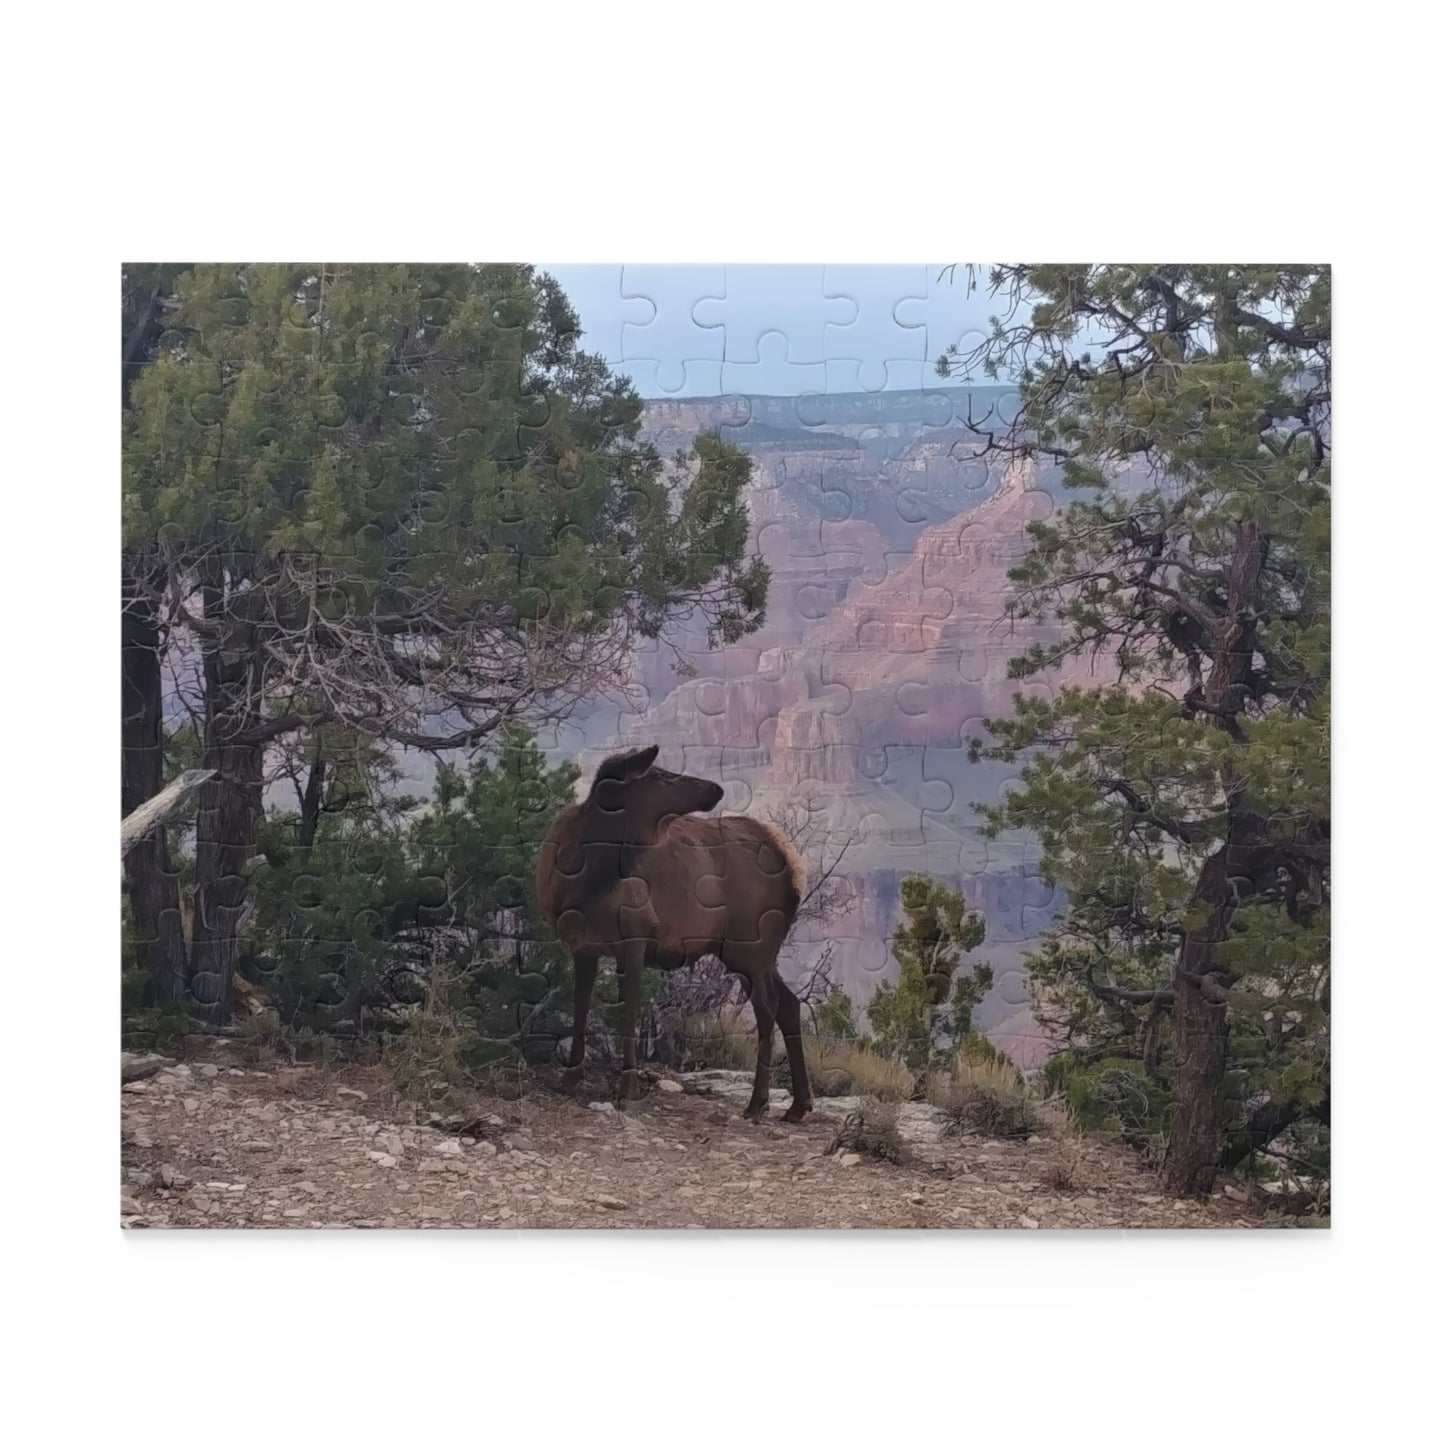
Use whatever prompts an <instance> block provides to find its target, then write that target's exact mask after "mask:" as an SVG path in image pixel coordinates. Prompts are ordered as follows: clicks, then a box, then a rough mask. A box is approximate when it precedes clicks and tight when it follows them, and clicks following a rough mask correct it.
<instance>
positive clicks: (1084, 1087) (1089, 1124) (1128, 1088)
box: [1044, 1053, 1169, 1148]
mask: <svg viewBox="0 0 1445 1445" xmlns="http://www.w3.org/2000/svg"><path fill="white" fill-rule="evenodd" d="M1044 1080H1045V1082H1046V1084H1047V1085H1048V1086H1049V1088H1050V1089H1051V1090H1052V1091H1053V1092H1055V1093H1057V1094H1058V1095H1059V1096H1060V1097H1061V1098H1062V1099H1063V1101H1064V1107H1065V1108H1066V1109H1067V1110H1068V1113H1069V1118H1070V1119H1071V1120H1072V1121H1073V1122H1074V1124H1076V1125H1077V1126H1078V1127H1079V1128H1080V1129H1084V1130H1086V1131H1088V1132H1090V1133H1101V1134H1109V1135H1113V1136H1115V1137H1117V1138H1120V1139H1122V1140H1124V1141H1125V1142H1126V1143H1128V1144H1132V1145H1133V1146H1134V1147H1136V1148H1145V1147H1148V1146H1149V1145H1151V1144H1154V1143H1156V1142H1157V1141H1159V1140H1161V1139H1162V1138H1163V1137H1164V1135H1165V1134H1167V1133H1168V1129H1169V1092H1168V1090H1167V1089H1165V1088H1164V1086H1163V1085H1162V1084H1159V1083H1157V1082H1155V1081H1154V1080H1153V1079H1151V1078H1150V1077H1149V1075H1148V1074H1147V1073H1146V1072H1145V1069H1144V1065H1143V1064H1142V1063H1141V1062H1140V1061H1139V1060H1138V1059H1127V1058H1105V1059H1097V1060H1095V1061H1093V1062H1091V1063H1085V1062H1082V1061H1081V1060H1080V1059H1079V1057H1078V1056H1077V1055H1076V1054H1071V1053H1061V1054H1055V1055H1054V1057H1053V1058H1051V1059H1050V1060H1049V1062H1048V1063H1047V1064H1046V1065H1045V1066H1044Z"/></svg>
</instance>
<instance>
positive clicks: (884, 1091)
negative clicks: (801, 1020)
mask: <svg viewBox="0 0 1445 1445" xmlns="http://www.w3.org/2000/svg"><path fill="white" fill-rule="evenodd" d="M803 1057H804V1059H806V1060H807V1064H808V1077H809V1079H810V1080H811V1081H812V1084H813V1091H814V1093H816V1094H820V1095H822V1096H824V1097H837V1096H839V1095H844V1094H865V1095H868V1096H869V1097H871V1098H874V1099H886V1100H894V1101H897V1100H902V1099H911V1098H912V1097H913V1090H914V1080H913V1075H912V1074H910V1073H909V1072H908V1070H907V1069H906V1068H904V1066H903V1065H902V1064H896V1063H893V1062H892V1061H891V1060H889V1059H883V1058H880V1057H879V1056H878V1055H877V1054H875V1053H873V1052H872V1050H870V1049H865V1048H862V1047H860V1046H859V1045H858V1044H855V1043H850V1042H848V1041H846V1040H835V1039H823V1038H818V1037H817V1036H816V1035H813V1034H809V1035H805V1036H804V1038H803Z"/></svg>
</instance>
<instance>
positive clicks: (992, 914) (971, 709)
mask: <svg viewBox="0 0 1445 1445" xmlns="http://www.w3.org/2000/svg"><path fill="white" fill-rule="evenodd" d="M998 404H999V394H998V393H991V394H989V395H988V396H987V397H985V398H984V400H983V403H982V405H989V406H996V405H998ZM978 405H980V403H979V402H978V398H977V397H965V396H964V394H961V393H955V394H953V395H951V396H948V395H945V396H942V397H940V395H939V394H919V393H905V394H888V393H884V394H875V395H868V396H860V397H855V398H849V397H823V398H724V399H718V400H705V401H663V402H656V403H650V404H649V406H648V411H647V414H646V418H645V424H646V426H647V427H648V429H649V433H650V435H651V437H652V439H653V440H654V441H655V443H656V444H657V445H658V447H659V449H660V450H662V451H664V452H672V451H676V450H678V449H680V448H683V447H685V446H686V445H687V444H688V442H689V441H690V440H691V439H692V437H693V436H695V435H696V434H697V433H698V432H699V431H702V430H704V429H712V428H717V429H718V430H720V431H721V433H722V435H723V436H725V437H727V438H729V439H730V440H734V441H736V442H737V443H738V444H739V445H740V446H742V447H743V448H744V449H745V450H746V451H747V452H748V454H749V456H750V459H751V461H752V464H753V484H752V489H751V494H750V497H749V503H750V508H751V513H752V521H753V529H754V537H755V541H756V545H757V547H758V548H759V550H760V551H761V552H762V554H763V555H764V557H766V559H767V560H768V562H769V564H770V565H771V567H772V583H771V589H770V592H769V600H768V615H767V621H766V624H765V626H764V628H763V629H762V630H761V631H760V632H758V633H757V634H755V635H754V636H752V637H750V638H748V639H746V640H745V641H744V642H742V643H740V644H738V645H737V646H733V647H728V648H725V649H719V650H709V649H707V647H706V645H705V639H704V638H702V637H701V636H700V635H697V634H694V633H690V632H689V631H688V630H687V629H686V628H683V629H679V630H678V631H677V632H676V633H675V634H673V635H672V636H671V637H669V638H668V639H667V642H666V644H664V645H661V646H659V647H657V648H654V649H652V650H650V651H649V652H648V653H646V654H643V655H642V656H640V657H639V658H638V662H637V670H636V676H635V679H634V683H635V686H634V693H635V696H636V698H637V699H638V701H637V702H636V704H635V705H634V707H633V708H632V709H631V710H630V711H629V712H626V713H623V714H621V715H620V716H619V717H618V720H617V727H616V729H615V731H614V732H613V733H612V735H611V736H608V737H607V738H606V739H599V740H598V745H597V746H596V747H593V748H589V749H588V750H587V751H586V752H585V754H584V755H583V757H582V758H581V761H582V763H583V766H584V768H586V767H587V766H588V764H589V763H591V762H593V761H595V759H596V757H598V756H600V755H601V753H602V752H604V751H607V750H608V749H609V748H610V747H613V746H619V745H625V746H640V745H643V744H648V743H654V742H655V743H658V744H660V745H661V748H662V756H663V760H664V761H665V763H666V764H667V766H669V767H674V768H683V769H686V770H687V771H692V772H698V773H702V774H705V775H707V776H709V777H715V778H717V779H719V780H720V781H721V782H722V783H723V784H724V785H725V787H726V789H727V796H726V798H725V800H724V802H723V805H722V808H723V810H724V811H734V812H741V811H746V812H750V813H753V814H756V815H759V816H765V817H771V818H773V819H774V820H776V821H780V822H784V823H785V825H786V826H788V827H789V830H790V831H791V832H793V833H795V834H796V835H798V836H799V838H800V841H801V842H802V844H803V846H804V851H805V853H806V854H807V856H808V859H809V864H810V868H811V869H812V870H813V871H814V872H815V873H816V872H817V871H819V870H820V869H822V868H826V867H827V866H828V865H829V864H831V863H834V862H835V861H837V860H841V861H837V866H836V871H835V874H834V878H835V880H837V882H838V883H839V884H840V886H841V891H842V893H843V897H842V899H841V900H840V902H839V904H838V906H836V907H834V908H832V909H830V913H829V917H828V918H827V919H826V920H819V921H816V922H812V923H809V924H807V925H805V926H800V928H799V930H797V933H798V937H797V939H796V943H795V945H794V947H793V949H792V956H791V957H790V958H789V960H788V966H789V969H790V971H792V972H794V973H801V972H806V970H807V968H808V967H809V960H810V959H812V958H815V957H817V956H818V954H819V951H820V950H821V949H822V948H823V947H824V946H825V945H831V948H832V971H833V976H834V977H835V979H837V981H838V982H840V983H842V984H843V985H844V986H845V987H846V988H848V990H849V991H850V992H851V993H853V994H854V996H855V997H856V998H858V999H859V1000H860V1001H861V1000H862V999H863V998H865V997H866V996H867V994H868V993H869V992H871V989H872V986H873V984H874V983H875V982H876V981H877V979H879V978H881V977H886V976H887V975H888V973H889V971H890V970H891V969H892V967H893V965H892V962H891V959H890V958H889V954H888V947H887V940H888V937H889V935H890V934H891V932H892V929H893V927H894V925H895V923H896V922H897V919H898V882H899V879H900V878H901V877H902V876H903V875H904V874H906V873H909V872H926V873H929V874H931V875H933V876H935V877H938V878H941V879H945V880H947V881H948V882H950V883H951V884H953V885H954V886H956V887H961V888H962V889H963V891H964V893H965V894H966V896H967V897H968V899H969V901H970V903H971V904H972V906H974V907H976V908H978V909H979V910H980V911H981V912H982V913H983V914H984V916H985V918H986V920H987V924H988V938H987V941H986V942H985V944H984V945H983V946H982V947H981V948H980V949H979V950H978V951H977V953H976V955H974V956H975V957H977V958H979V959H983V960H987V961H989V962H990V963H992V964H993V966H994V970H995V980H996V981H995V987H994V989H993V990H992V992H991V993H990V995H989V997H988V999H987V1000H986V1001H985V1003H984V1005H983V1006H982V1008H981V1010H980V1015H979V1016H980V1020H981V1022H982V1023H983V1024H984V1026H985V1027H986V1028H987V1029H988V1030H989V1032H990V1034H991V1035H992V1036H993V1037H995V1038H996V1039H997V1041H998V1042H999V1043H1000V1044H1001V1045H1002V1046H1003V1047H1005V1048H1006V1049H1007V1050H1008V1051H1009V1052H1010V1053H1011V1054H1012V1055H1013V1056H1014V1057H1015V1058H1016V1059H1018V1060H1019V1062H1021V1063H1025V1064H1027V1065H1033V1064H1037V1063H1038V1062H1040V1060H1041V1059H1042V1058H1043V1057H1044V1056H1045V1055H1046V1054H1047V1051H1048V1042H1047V1040H1046V1039H1044V1038H1043V1037H1042V1036H1041V1034H1040V1031H1039V1030H1038V1029H1037V1027H1035V1026H1034V1024H1033V1021H1032V1019H1031V1018H1030V1016H1029V1014H1028V1010H1027V999H1026V995H1025V989H1024V979H1023V974H1022V968H1021V962H1020V960H1021V956H1022V954H1023V952H1024V950H1025V949H1026V948H1027V947H1028V946H1029V944H1030V941H1031V940H1033V939H1035V938H1037V936H1038V934H1039V932H1040V931H1041V930H1042V929H1043V928H1044V927H1045V926H1046V925H1047V923H1048V920H1049V918H1050V917H1051V916H1052V914H1053V912H1054V910H1055V908H1056V907H1057V905H1058V902H1059V899H1058V898H1056V896H1055V895H1054V892H1053V890H1052V889H1051V888H1050V887H1049V886H1048V885H1047V884H1045V883H1044V882H1043V881H1042V880H1041V879H1040V878H1039V877H1038V849H1037V845H1036V844H1035V843H1033V842H1032V841H1031V840H1030V839H1028V838H1026V837H1023V836H1014V837H1005V838H1000V839H996V840H994V839H985V838H984V837H983V836H982V833H981V832H980V829H979V823H980V818H979V816H978V814H977V812H976V811H975V807H974V805H975V804H979V803H989V802H994V801H997V800H998V798H999V797H1000V795H1001V791H1002V790H1003V789H1004V788H1005V787H1007V786H1008V784H1009V780H1010V778H1011V777H1012V776H1013V770H1012V769H1010V768H1005V767H1002V766H1000V765H997V764H986V763H977V764H975V763H970V762H969V761H968V759H967V747H968V742H969V739H970V738H972V737H976V736H983V735H984V719H985V718H988V717H996V716H1001V715H1007V714H1008V713H1009V712H1010V711H1011V710H1012V706H1013V699H1014V696H1015V694H1017V693H1019V692H1025V693H1032V694H1045V695H1046V694H1048V693H1050V692H1051V691H1052V690H1053V689H1056V688H1057V687H1059V686H1060V685H1061V684H1062V683H1064V682H1066V681H1077V682H1088V681H1091V680H1095V679H1091V678H1090V676H1089V674H1088V670H1087V668H1086V667H1085V666H1084V665H1082V664H1080V665H1077V666H1075V667H1074V668H1073V669H1071V670H1070V671H1067V672H1065V673H1056V674H1050V675H1049V676H1048V678H1047V679H1043V680H1036V681H1029V682H1026V683H1019V682H1017V681H1014V680H1011V679H1010V678H1009V677H1008V663H1009V659H1010V658H1012V657H1014V656H1016V655H1017V654H1019V653H1021V652H1023V651H1024V650H1025V649H1026V648H1027V647H1028V646H1029V645H1030V644H1031V643H1033V642H1038V641H1048V640H1051V634H1050V633H1049V631H1048V629H1047V628H1045V627H1042V626H1040V625H1038V624H1018V623H1015V622H1011V621H1010V620H1009V618H1008V617H1007V600H1008V595H1009V591H1010V584H1009V581H1008V577H1007V573H1008V570H1009V568H1010V567H1012V566H1014V565H1015V564H1016V562H1017V561H1018V560H1019V559H1020V558H1021V557H1022V556H1023V555H1024V553H1025V552H1026V551H1027V549H1028V546H1029V538H1028V535H1027V532H1026V528H1027V526H1028V524H1029V523H1030V522H1031V521H1034V520H1038V519H1042V518H1045V517H1047V516H1048V515H1049V514H1050V513H1051V512H1052V511H1053V509H1054V506H1055V497H1056V493H1057V485H1056V483H1055V481H1054V480H1053V479H1052V478H1051V477H1048V476H1047V475H1045V476H1042V477H1041V476H1040V475H1039V474H1038V473H1036V471H1035V470H1034V468H1033V467H1032V465H1030V464H1027V463H1013V464H1008V465H1005V464H1002V463H1000V462H998V461H997V460H996V459H989V458H987V457H985V456H983V455H981V454H980V452H981V443H980V439H979V437H978V436H977V434H976V433H975V432H973V431H971V430H969V428H968V427H967V426H966V425H965V424H964V422H963V421H961V420H960V415H961V414H962V413H963V411H964V409H965V407H966V406H975V407H976V406H978ZM679 653H680V654H681V656H682V662H681V664H679V662H678V654H679Z"/></svg>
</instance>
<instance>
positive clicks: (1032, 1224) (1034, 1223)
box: [1019, 1214, 1039, 1229]
mask: <svg viewBox="0 0 1445 1445" xmlns="http://www.w3.org/2000/svg"><path fill="white" fill-rule="evenodd" d="M1019 1223H1020V1224H1021V1225H1022V1226H1023V1227H1024V1228H1025V1229H1037V1228H1038V1227H1039V1222H1038V1220H1037V1219H1030V1218H1029V1217H1028V1215H1027V1214H1021V1215H1019Z"/></svg>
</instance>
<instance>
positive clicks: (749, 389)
mask: <svg viewBox="0 0 1445 1445" xmlns="http://www.w3.org/2000/svg"><path fill="white" fill-rule="evenodd" d="M541 269H543V270H544V271H548V272H550V273H551V274H552V275H553V276H555V277H556V278H557V280H558V281H559V282H560V283H561V285H562V289H563V290H564V291H566V293H567V295H568V297H569V298H570V299H571V302H572V305H573V308H574V309H575V310H576V312H577V314H578V316H579V318H580V319H581V322H582V327H583V333H584V335H583V345H584V347H585V348H586V349H587V350H588V351H595V352H598V353H600V354H601V355H602V356H604V357H605V358H606V359H607V360H608V361H609V362H610V363H611V364H612V366H613V367H614V369H616V370H618V371H622V372H625V373H626V374H627V375H628V376H630V377H631V378H632V381H633V384H634V385H635V386H636V387H637V389H638V391H639V392H640V393H641V394H642V395H643V396H646V397H667V396H722V395H728V394H732V393H738V392H742V393H748V394H751V395H755V396H756V395H775V396H800V395H802V394H804V393H807V392H840V391H879V390H885V389H886V390H889V391H897V390H916V389H918V388H920V387H932V386H937V385H939V379H938V377H937V374H936V373H935V371H934V361H935V360H936V358H937V357H938V355H939V353H940V352H942V351H943V350H944V348H945V347H947V346H948V345H950V344H955V343H956V344H957V345H959V346H960V347H961V348H962V349H965V350H966V349H968V348H969V347H970V346H972V345H975V344H976V343H977V342H978V341H980V340H981V339H982V338H983V335H984V333H985V331H986V329H987V327H988V318H989V317H990V316H991V315H993V314H996V313H997V311H998V310H999V305H1000V301H999V299H996V298H990V297H989V296H988V295H987V294H986V284H985V283H986V275H985V274H984V273H980V285H979V287H978V289H977V290H975V292H974V293H973V295H972V296H970V295H969V294H968V280H967V276H968V273H967V268H966V267H964V266H963V265H959V266H957V267H949V266H948V265H947V263H935V264H931V265H930V264H919V265H896V266H895V265H853V266H832V265H826V266H825V265H817V266H800V265H749V266H705V265H643V266H631V265H597V264H591V263H589V264H580V265H579V264H568V263H548V262H543V263H541Z"/></svg>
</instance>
